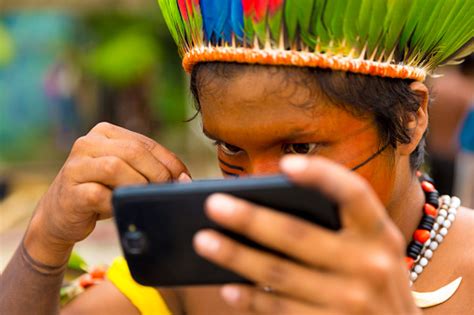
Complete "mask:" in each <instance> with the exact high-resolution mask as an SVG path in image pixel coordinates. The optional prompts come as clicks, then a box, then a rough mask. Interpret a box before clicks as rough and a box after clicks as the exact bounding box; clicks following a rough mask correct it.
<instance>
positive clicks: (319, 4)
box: [312, 0, 329, 49]
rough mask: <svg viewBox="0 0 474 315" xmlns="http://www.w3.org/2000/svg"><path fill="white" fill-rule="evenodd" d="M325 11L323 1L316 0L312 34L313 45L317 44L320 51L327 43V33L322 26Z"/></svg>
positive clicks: (325, 28)
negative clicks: (319, 46)
mask: <svg viewBox="0 0 474 315" xmlns="http://www.w3.org/2000/svg"><path fill="white" fill-rule="evenodd" d="M325 9H326V1H325V0H316V1H315V4H314V8H313V19H312V33H313V34H314V37H315V38H314V43H315V44H316V43H319V44H320V45H321V46H323V47H321V48H322V49H326V47H325V45H326V43H328V42H329V33H328V30H327V27H326V25H325V24H324V20H323V16H324V11H325Z"/></svg>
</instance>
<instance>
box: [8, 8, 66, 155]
mask: <svg viewBox="0 0 474 315" xmlns="http://www.w3.org/2000/svg"><path fill="white" fill-rule="evenodd" d="M1 23H2V24H3V25H4V27H5V28H6V30H7V32H8V33H9V35H10V36H11V37H12V38H13V40H14V46H15V55H14V58H13V61H12V62H11V63H10V64H9V65H7V66H5V67H3V68H0V160H1V159H2V157H3V156H6V155H8V156H14V155H15V154H14V152H15V151H18V152H19V154H20V153H21V152H28V151H29V150H31V148H30V147H31V146H33V145H38V144H37V143H35V142H36V141H41V139H42V138H43V137H45V136H48V130H49V128H50V124H51V120H52V117H51V115H50V113H49V109H48V106H49V104H48V99H47V97H46V95H45V90H44V78H45V75H46V73H47V71H48V69H49V68H50V67H51V65H52V64H53V63H54V62H55V60H56V58H57V57H58V56H59V55H60V54H61V52H62V51H63V49H64V47H65V46H66V45H67V44H68V43H69V41H70V40H71V38H72V36H73V32H74V20H73V18H72V17H70V16H69V15H67V14H63V13H61V12H40V13H38V12H34V13H33V12H31V13H19V14H10V15H7V16H3V17H1ZM35 139H36V140H35Z"/></svg>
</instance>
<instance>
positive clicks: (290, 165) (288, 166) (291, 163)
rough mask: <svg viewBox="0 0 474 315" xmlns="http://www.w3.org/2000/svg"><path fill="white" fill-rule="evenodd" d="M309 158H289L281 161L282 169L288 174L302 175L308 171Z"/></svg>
mask: <svg viewBox="0 0 474 315" xmlns="http://www.w3.org/2000/svg"><path fill="white" fill-rule="evenodd" d="M308 165H309V161H308V158H306V157H303V156H287V157H284V158H283V160H282V161H281V165H280V167H281V169H282V170H283V171H284V172H286V173H302V172H304V171H306V170H307V169H308Z"/></svg>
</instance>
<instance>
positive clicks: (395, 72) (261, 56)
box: [183, 47, 426, 81]
mask: <svg viewBox="0 0 474 315" xmlns="http://www.w3.org/2000/svg"><path fill="white" fill-rule="evenodd" d="M200 62H236V63H244V64H261V65H272V66H297V67H311V68H313V67H317V68H322V69H331V70H336V71H347V72H352V73H357V74H365V75H372V76H379V77H387V78H393V79H411V80H416V81H424V80H425V78H426V71H425V70H424V69H422V68H416V67H411V66H407V65H395V64H392V63H387V62H377V61H370V60H365V59H354V58H350V57H344V56H330V55H328V54H323V53H317V52H305V51H294V50H275V49H271V50H262V49H254V48H243V47H201V48H193V49H191V50H190V51H188V52H187V53H186V54H185V55H184V58H183V68H184V70H185V71H186V72H188V73H191V72H192V70H193V67H194V66H195V65H196V64H197V63H200Z"/></svg>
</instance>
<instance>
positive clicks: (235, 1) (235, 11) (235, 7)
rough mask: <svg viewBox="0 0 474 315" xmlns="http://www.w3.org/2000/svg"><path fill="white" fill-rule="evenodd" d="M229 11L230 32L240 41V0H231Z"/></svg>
mask: <svg viewBox="0 0 474 315" xmlns="http://www.w3.org/2000/svg"><path fill="white" fill-rule="evenodd" d="M231 9H232V12H231V15H230V19H229V21H230V24H231V28H232V31H233V33H234V34H235V36H236V38H237V39H242V38H243V37H244V7H243V5H242V0H232V8H231Z"/></svg>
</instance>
